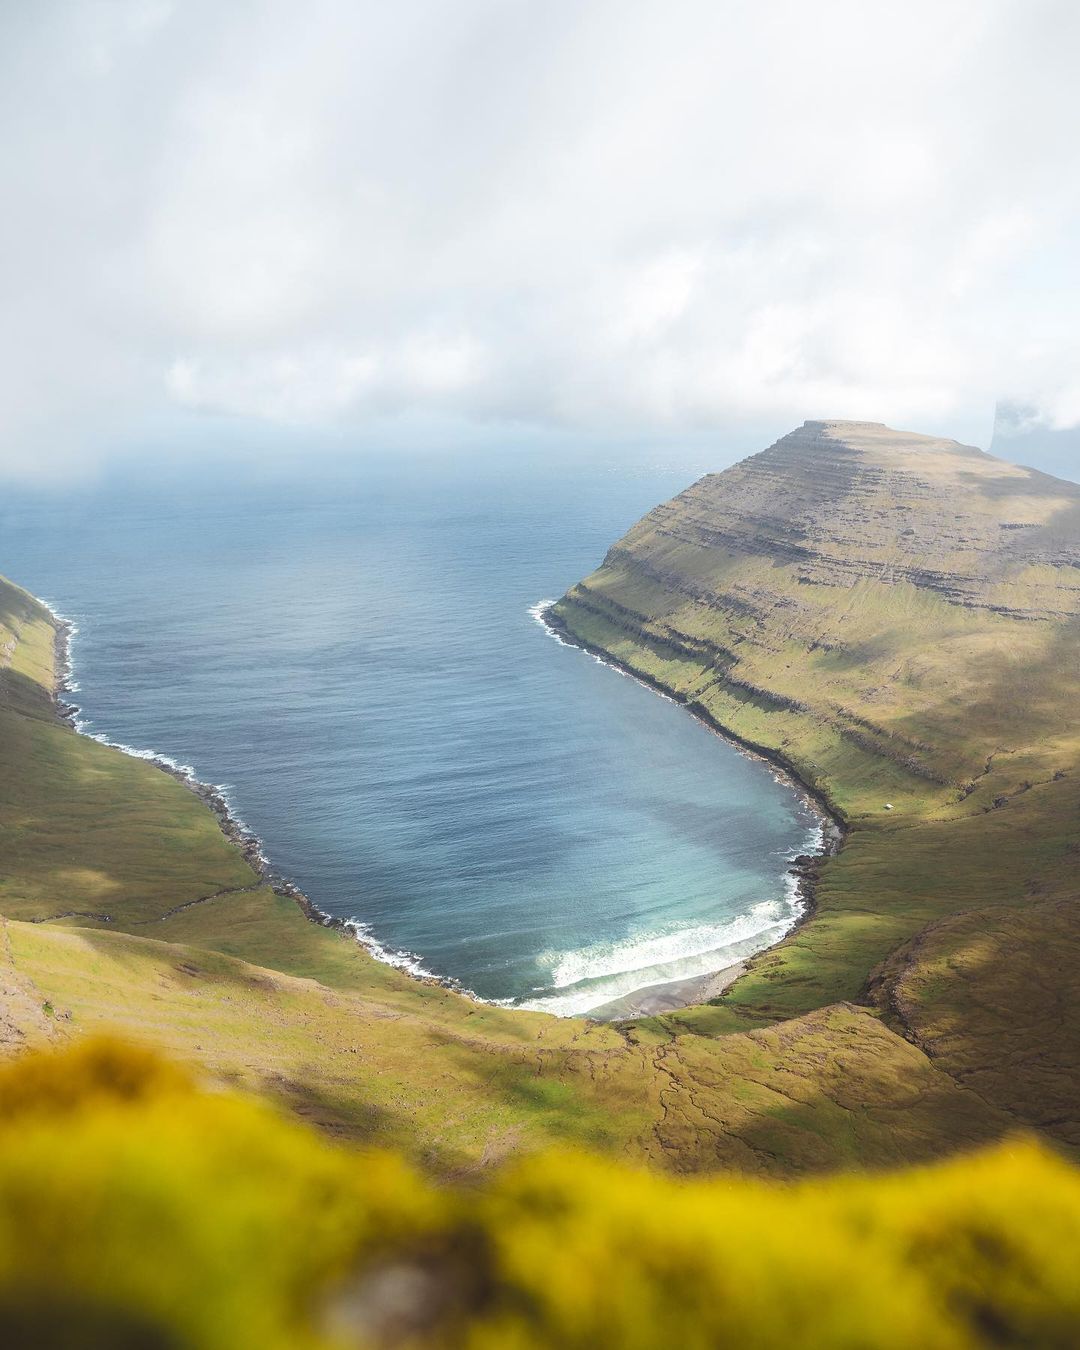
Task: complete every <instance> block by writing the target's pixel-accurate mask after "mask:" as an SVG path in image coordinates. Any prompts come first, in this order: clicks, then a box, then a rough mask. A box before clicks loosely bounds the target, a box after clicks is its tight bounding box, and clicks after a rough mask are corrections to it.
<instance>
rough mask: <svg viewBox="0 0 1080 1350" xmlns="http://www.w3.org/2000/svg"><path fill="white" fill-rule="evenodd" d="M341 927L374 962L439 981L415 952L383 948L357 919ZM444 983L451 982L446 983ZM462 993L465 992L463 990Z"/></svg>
mask: <svg viewBox="0 0 1080 1350" xmlns="http://www.w3.org/2000/svg"><path fill="white" fill-rule="evenodd" d="M326 921H327V922H333V920H332V919H330V917H329V916H327V920H326ZM343 927H344V929H345V931H346V932H347V933H351V934H352V936H353V937H354V938H355V939H356V940H357V942H359V944H360V945H361V947H363V948H364V950H365V951H366V952H367V953H368V955H369V956H373V957H374V958H375V960H376V961H381V962H382V963H383V964H384V965H387V966H393V967H394V968H395V969H396V970H404V971H405V972H406V973H407V974H409V975H414V976H416V977H417V978H418V979H426V980H435V979H441V977H440V976H438V975H436V974H435V972H434V971H432V970H428V968H427V967H426V966H425V965H424V959H423V957H421V956H418V955H417V954H416V952H409V951H404V950H395V949H394V948H393V947H386V946H384V945H383V943H381V942H380V941H379V939H378V938H377V937H376V936H375V934H374V933H373V932H372V931H371V927H370V925H369V924H366V923H361V921H360V920H359V919H346V920H345V922H344V924H343ZM446 983H451V982H450V981H446ZM455 987H456V986H455ZM462 992H467V991H464V990H463V991H462ZM473 997H475V995H473Z"/></svg>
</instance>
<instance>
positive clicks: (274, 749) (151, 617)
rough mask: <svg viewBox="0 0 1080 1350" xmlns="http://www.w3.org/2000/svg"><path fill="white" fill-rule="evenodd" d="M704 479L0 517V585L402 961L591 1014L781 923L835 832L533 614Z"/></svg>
mask: <svg viewBox="0 0 1080 1350" xmlns="http://www.w3.org/2000/svg"><path fill="white" fill-rule="evenodd" d="M709 467H711V466H710V465H709V464H707V463H700V464H697V463H692V462H685V461H682V462H672V463H664V462H661V463H654V462H648V461H645V460H643V459H639V460H634V459H633V458H632V457H631V458H630V459H624V460H622V461H620V462H606V461H603V460H600V461H598V462H595V463H588V462H585V463H583V462H582V461H581V459H580V458H577V459H575V461H574V462H573V463H572V464H553V463H551V462H550V461H547V460H541V459H540V458H538V457H537V458H530V457H528V456H515V457H509V456H503V457H497V456H469V457H465V458H462V457H450V456H444V457H442V458H431V459H419V458H417V457H416V456H408V455H402V456H397V457H390V456H387V457H378V456H370V457H368V458H367V459H365V460H364V461H363V463H362V464H361V465H359V466H356V465H354V466H353V467H352V468H351V469H349V470H348V471H347V472H346V471H342V470H340V469H337V470H333V469H331V468H328V467H327V468H324V469H322V470H316V471H312V470H311V468H310V466H309V469H308V470H307V471H306V472H305V473H304V474H303V475H301V474H299V473H294V474H291V475H290V474H287V473H282V474H278V475H276V476H264V477H260V476H258V475H254V474H252V473H251V471H250V470H248V471H245V472H244V473H241V472H240V471H239V470H234V469H230V468H229V467H228V466H227V465H219V466H218V467H217V469H216V471H215V475H214V478H213V480H212V481H207V479H206V478H205V476H204V477H203V478H202V479H201V481H200V482H199V484H198V485H197V486H194V487H193V486H191V485H190V484H179V485H178V483H177V482H176V481H165V480H162V479H161V478H154V477H153V476H152V475H150V474H143V475H136V476H132V475H130V474H129V475H128V476H126V477H125V479H124V481H123V482H117V481H104V482H100V483H98V484H95V485H92V486H83V487H65V488H63V489H54V490H51V491H38V492H31V491H28V490H21V491H15V492H11V491H9V492H8V493H7V494H6V500H5V503H4V506H3V508H2V510H0V570H2V571H3V572H4V573H5V574H7V575H9V576H11V577H13V578H14V579H16V580H18V581H19V582H20V583H21V584H23V585H25V586H26V587H27V588H28V589H30V590H32V591H34V592H35V593H36V594H38V595H41V596H43V597H44V598H46V599H47V600H49V601H50V602H51V603H52V604H53V605H54V606H55V607H56V608H57V609H58V610H59V611H60V612H61V613H63V614H65V615H68V616H70V617H72V618H73V619H75V621H76V622H77V623H78V626H79V633H78V637H77V639H76V642H75V651H74V655H75V661H76V677H77V679H78V681H79V685H80V689H79V693H78V694H77V695H76V697H77V699H78V701H79V702H80V704H81V705H82V708H83V715H84V717H85V719H86V720H87V722H88V724H89V726H90V729H91V730H93V731H95V732H98V733H102V734H105V735H107V736H109V737H111V738H113V739H115V740H117V741H120V742H123V743H125V744H128V745H131V746H134V747H139V748H153V749H155V750H158V751H160V752H163V753H165V754H167V755H169V756H172V757H173V758H175V759H176V760H178V761H180V762H182V763H186V764H190V765H192V766H193V767H194V769H195V771H196V773H197V774H198V776H199V777H201V778H203V779H205V780H208V781H212V782H215V783H220V784H223V785H226V787H227V790H228V796H229V798H230V800H231V802H232V804H233V805H234V807H235V808H236V810H237V811H238V813H239V814H240V816H241V817H242V818H243V819H244V820H245V821H246V822H247V824H248V825H249V826H250V827H251V828H252V829H254V830H255V831H256V832H257V833H258V834H259V835H260V836H261V838H262V839H263V841H264V843H265V846H266V851H267V853H268V855H269V857H270V859H271V860H272V862H273V864H274V866H275V868H276V869H277V870H278V871H279V872H281V873H283V874H284V875H286V876H288V877H290V878H291V879H292V880H293V881H295V882H296V883H297V884H298V885H299V886H300V887H301V888H302V889H303V890H304V891H305V892H306V893H307V894H308V895H310V896H311V898H312V900H314V902H315V903H316V904H317V905H318V906H319V907H320V908H322V909H323V910H326V911H328V912H330V913H332V914H335V915H338V916H340V917H343V918H355V919H357V920H358V921H360V922H361V923H362V924H363V925H364V926H365V930H366V932H367V933H368V934H369V935H370V937H371V938H372V939H373V940H374V941H375V942H377V943H378V944H379V945H380V946H381V948H382V949H384V950H385V952H386V953H387V954H389V955H392V956H393V957H394V959H396V960H399V961H401V962H402V963H403V964H405V965H410V966H412V967H413V968H422V969H424V970H428V971H431V972H433V973H436V974H439V975H443V976H448V977H451V978H453V979H455V980H457V981H459V982H460V983H461V984H462V985H464V986H465V987H467V988H470V989H472V990H474V991H475V992H476V993H478V994H480V995H481V996H483V997H486V998H494V999H507V1000H513V1001H518V1002H521V1001H524V1002H528V1003H530V1004H533V1005H535V1006H540V1007H545V1008H549V1009H550V1010H552V1011H558V1012H564V1013H572V1012H582V1011H585V1010H587V1009H588V1008H591V1007H594V1006H596V1005H598V1004H600V1003H602V1002H605V1001H606V1000H608V999H611V998H614V997H617V996H619V995H621V994H624V993H627V992H630V991H631V990H633V989H635V988H640V987H643V986H645V985H648V984H653V983H658V982H660V981H663V980H666V979H675V978H680V977H683V976H687V975H691V974H697V973H701V972H704V971H707V970H711V969H716V968H718V967H720V966H722V965H724V964H726V963H728V962H730V961H731V960H733V959H736V958H738V957H739V956H742V955H745V954H747V953H748V952H749V951H751V950H755V949H757V948H758V947H760V946H762V945H765V944H767V942H769V941H770V940H775V938H776V937H777V936H779V934H780V932H782V931H783V928H784V927H785V926H786V925H787V924H788V923H790V921H791V918H792V915H793V913H794V910H793V902H792V900H791V898H790V896H789V894H788V877H787V859H788V858H789V857H790V856H791V855H792V854H794V853H797V852H800V851H803V850H804V849H805V848H806V847H807V846H808V844H809V843H810V842H811V837H812V836H813V834H814V831H815V827H816V820H815V817H814V815H813V813H812V812H811V811H810V810H809V809H808V808H807V806H806V805H805V804H804V803H802V802H800V801H799V799H798V798H797V797H796V796H795V795H794V794H793V793H792V792H791V791H790V790H789V789H788V788H787V787H785V786H784V785H782V784H780V783H778V782H777V781H775V779H774V778H773V776H772V775H771V774H770V772H769V770H768V768H767V767H766V766H765V765H763V764H761V763H759V762H756V761H752V760H749V759H747V758H746V757H744V756H743V755H741V754H739V753H738V752H737V751H736V750H734V749H733V748H732V747H730V746H729V745H727V744H725V743H724V742H723V741H721V740H720V739H719V738H717V737H716V736H714V735H712V734H710V733H709V732H708V731H707V730H706V729H705V728H703V727H702V726H700V725H699V724H698V723H696V722H695V721H694V720H693V719H692V718H690V717H689V716H688V715H687V714H686V713H685V712H684V711H683V710H682V709H680V708H678V707H677V706H676V705H675V704H673V703H670V702H668V701H666V700H664V699H662V698H660V697H658V696H657V695H656V694H655V693H653V692H651V691H650V690H647V689H645V688H644V687H642V686H641V685H639V684H637V683H636V682H634V681H633V680H631V679H628V678H626V677H625V676H622V675H620V674H618V673H617V672H615V671H613V670H611V669H610V668H608V667H606V666H603V665H601V664H599V663H598V662H596V661H595V660H593V659H592V658H591V657H589V656H588V655H586V654H585V653H583V652H581V651H579V650H577V649H573V648H569V647H565V646H561V645H559V644H558V643H557V642H556V641H554V640H553V639H552V638H551V637H550V636H549V635H548V634H547V633H546V632H545V630H544V629H543V628H542V627H541V626H540V625H539V624H538V623H537V622H536V619H535V617H534V615H533V614H531V613H530V610H531V609H532V608H533V607H535V606H536V604H537V603H538V602H539V601H542V600H544V599H550V598H552V597H555V596H557V595H559V594H561V592H562V591H563V590H565V589H566V587H567V586H569V585H570V584H571V583H572V582H574V581H575V580H577V579H578V578H579V577H580V576H582V575H583V574H585V573H586V572H588V571H589V570H591V569H592V568H593V567H594V566H595V565H596V564H597V563H598V562H599V560H600V558H601V557H602V556H603V553H604V551H605V550H606V548H607V547H608V545H609V544H610V543H611V542H613V540H614V539H615V538H616V537H618V535H619V534H621V533H622V532H623V531H624V530H625V529H626V528H627V527H628V526H629V525H630V524H631V523H632V522H633V521H634V520H635V519H636V518H637V517H638V516H640V515H641V514H642V513H643V512H644V511H646V510H647V509H648V508H649V507H650V506H652V505H654V504H655V503H656V502H658V501H660V500H663V499H664V498H666V497H668V496H670V495H672V493H674V492H676V491H678V490H679V489H680V488H681V487H683V486H685V485H686V484H687V483H689V482H690V481H692V480H693V479H694V478H695V477H696V476H698V475H699V474H700V473H701V472H704V471H705V470H706V469H708V468H709Z"/></svg>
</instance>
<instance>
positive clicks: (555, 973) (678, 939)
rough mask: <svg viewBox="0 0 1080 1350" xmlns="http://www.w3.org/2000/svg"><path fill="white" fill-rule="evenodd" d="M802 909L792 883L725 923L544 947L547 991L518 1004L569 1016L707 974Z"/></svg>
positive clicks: (768, 939) (758, 944)
mask: <svg viewBox="0 0 1080 1350" xmlns="http://www.w3.org/2000/svg"><path fill="white" fill-rule="evenodd" d="M801 913H802V906H801V904H800V902H799V900H798V899H797V895H796V892H795V889H794V886H792V888H790V889H789V893H788V895H787V896H786V897H785V899H784V900H765V901H762V902H761V903H760V904H757V905H754V906H753V907H752V908H751V909H750V910H748V911H747V912H746V913H745V914H740V915H738V916H737V917H736V918H734V919H731V920H729V921H728V922H726V923H718V924H697V925H695V926H693V927H690V928H682V929H677V930H675V931H673V932H668V933H658V934H647V935H642V936H640V937H633V938H628V939H626V940H625V941H623V942H617V943H596V944H594V945H593V946H590V947H585V948H582V949H581V950H579V951H570V952H547V953H545V954H544V955H543V956H542V957H541V958H540V961H541V964H546V965H547V967H548V969H549V970H550V987H551V992H550V993H544V994H541V995H540V996H539V997H536V998H532V999H526V1000H524V1001H522V1002H521V1003H519V1004H518V1006H519V1007H522V1008H530V1009H533V1010H535V1011H537V1012H549V1013H555V1014H556V1015H558V1016H560V1017H573V1016H576V1015H580V1014H581V1013H587V1012H589V1011H591V1010H592V1009H594V1008H598V1007H600V1006H601V1005H602V1004H605V1003H610V1002H611V1001H612V1000H613V999H617V998H622V997H624V996H625V995H626V994H633V993H636V992H637V991H638V990H640V989H647V988H649V987H650V986H652V985H656V984H667V983H669V982H670V981H672V980H685V979H691V978H692V977H694V976H696V975H710V974H712V973H713V972H714V971H717V970H723V969H724V968H725V967H727V966H731V965H735V964H736V962H738V961H742V960H745V959H746V958H747V957H748V956H753V955H754V954H755V953H756V952H759V951H762V950H763V949H764V948H765V947H770V946H772V944H773V943H774V942H777V941H779V939H780V938H781V937H783V935H784V934H785V933H786V932H788V931H789V930H790V929H791V928H792V927H793V926H794V924H795V923H796V922H797V921H798V919H799V917H800V914H801Z"/></svg>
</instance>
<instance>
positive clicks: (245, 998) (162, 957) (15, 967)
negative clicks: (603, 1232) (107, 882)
mask: <svg viewBox="0 0 1080 1350" xmlns="http://www.w3.org/2000/svg"><path fill="white" fill-rule="evenodd" d="M0 981H2V983H3V987H4V989H5V990H6V991H7V996H6V998H5V1002H4V1006H5V1009H6V1025H7V1035H8V1039H9V1041H17V1043H19V1044H27V1043H30V1044H34V1043H40V1042H43V1041H52V1040H66V1039H68V1038H70V1037H73V1036H78V1035H81V1034H85V1033H86V1032H88V1031H90V1032H97V1031H110V1032H114V1033H121V1034H123V1035H126V1036H135V1037H137V1038H139V1039H142V1040H146V1041H149V1042H150V1043H152V1044H155V1045H158V1046H161V1047H163V1048H165V1049H167V1050H169V1051H170V1052H171V1053H173V1054H175V1055H177V1056H179V1057H181V1058H183V1059H185V1060H187V1061H188V1062H189V1063H193V1064H200V1065H203V1066H205V1067H206V1068H208V1069H209V1070H211V1071H212V1072H213V1073H214V1074H215V1075H216V1076H217V1077H218V1078H220V1079H221V1080H223V1081H225V1082H230V1083H236V1084H240V1085H243V1086H244V1087H247V1088H249V1089H253V1090H256V1091H258V1092H260V1093H262V1094H264V1095H267V1096H269V1097H271V1098H274V1099H276V1100H278V1101H280V1102H282V1103H283V1104H284V1105H286V1106H287V1107H289V1108H290V1109H291V1110H293V1111H295V1112H296V1113H297V1114H299V1115H301V1116H303V1117H305V1118H308V1119H310V1120H312V1121H314V1122H315V1123H317V1124H319V1125H320V1126H321V1127H323V1128H324V1129H326V1130H327V1131H329V1132H331V1133H335V1134H341V1135H344V1136H346V1137H349V1138H352V1139H358V1140H362V1141H365V1142H369V1143H379V1144H387V1145H393V1146H395V1147H399V1148H402V1149H404V1150H405V1151H406V1152H408V1154H409V1155H410V1156H411V1157H413V1158H415V1159H418V1160H419V1161H421V1162H422V1163H423V1164H424V1165H425V1166H426V1167H430V1168H432V1169H434V1170H436V1171H438V1172H440V1173H451V1174H466V1173H469V1172H471V1171H473V1170H475V1169H476V1168H479V1167H486V1166H489V1165H490V1164H492V1163H493V1162H495V1161H497V1160H499V1159H500V1158H502V1157H504V1156H506V1155H507V1154H509V1153H514V1152H527V1151H531V1150H533V1149H535V1148H537V1147H541V1146H543V1145H546V1144H551V1143H558V1142H572V1143H574V1144H576V1145H579V1146H588V1147H590V1148H593V1149H598V1150H603V1151H608V1152H615V1153H618V1154H619V1155H620V1156H625V1157H631V1158H635V1159H638V1160H639V1161H642V1162H649V1163H652V1164H655V1165H657V1166H661V1167H664V1168H668V1169H671V1170H675V1171H685V1172H697V1171H709V1170H713V1169H715V1168H717V1167H728V1168H738V1169H740V1170H743V1171H750V1172H757V1173H762V1174H765V1175H790V1174H798V1173H804V1172H814V1171H822V1170H828V1169H831V1168H837V1167H871V1168H873V1167H883V1166H889V1165H894V1164H896V1163H899V1162H904V1161H913V1160H920V1159H927V1158H932V1157H935V1156H937V1155H939V1154H940V1153H942V1152H947V1151H950V1150H953V1149H956V1148H963V1147H970V1146H972V1145H975V1144H978V1143H982V1142H986V1141H989V1140H992V1139H995V1138H998V1137H1000V1136H1001V1135H1002V1134H1003V1133H1006V1132H1007V1130H1008V1128H1009V1125H1010V1122H1009V1120H1008V1118H1007V1117H1006V1116H1005V1115H1004V1114H1003V1113H1002V1112H996V1111H993V1110H991V1109H989V1108H987V1107H986V1105H985V1104H984V1103H983V1102H982V1101H981V1100H980V1098H979V1097H978V1096H977V1095H976V1094H975V1093H974V1092H971V1091H969V1090H967V1089H964V1088H960V1087H957V1086H956V1084H954V1083H953V1082H952V1080H951V1079H949V1078H948V1077H947V1076H946V1075H944V1074H942V1073H939V1072H938V1071H937V1070H936V1069H935V1068H934V1067H933V1065H932V1064H931V1063H930V1061H929V1060H928V1058H927V1057H926V1055H925V1054H923V1052H922V1051H920V1050H919V1049H917V1048H916V1047H915V1046H913V1045H910V1044H908V1043H907V1042H906V1041H904V1040H903V1039H901V1038H900V1037H898V1036H897V1035H895V1033H893V1032H892V1031H890V1030H889V1029H888V1028H887V1027H885V1026H884V1025H883V1024H882V1023H881V1022H880V1021H879V1020H878V1019H876V1018H875V1017H874V1016H873V1015H872V1014H871V1013H870V1012H868V1011H867V1010H865V1009H859V1008H853V1007H850V1006H846V1005H838V1006H834V1007H832V1008H829V1009H823V1010H820V1011H817V1012H814V1013H810V1014H808V1015H807V1016H805V1017H803V1018H796V1019H793V1020H791V1021H789V1022H787V1023H784V1024H783V1025H782V1026H777V1027H769V1028H764V1029H762V1030H759V1031H755V1032H752V1033H743V1034H740V1035H733V1036H726V1037H724V1038H722V1039H720V1040H716V1041H711V1040H708V1039H707V1038H705V1037H702V1036H700V1035H681V1036H676V1035H672V1034H670V1033H668V1032H666V1031H664V1030H663V1029H662V1028H649V1027H646V1028H642V1029H640V1031H622V1032H620V1031H618V1030H616V1029H614V1028H611V1027H606V1026H595V1025H588V1024H585V1023H582V1022H580V1021H575V1020H571V1019H558V1018H553V1017H548V1016H543V1015H541V1014H528V1013H519V1012H513V1011H509V1010H507V1009H500V1008H494V1007H485V1006H483V1005H475V1004H468V1003H466V1002H465V1000H463V999H461V998H460V997H459V996H458V995H456V994H454V993H452V992H451V991H449V990H443V989H439V988H437V987H428V988H424V987H416V986H412V987H408V986H403V987H402V990H401V991H399V992H398V994H397V995H395V992H394V991H390V992H386V991H383V990H368V991H364V990H361V989H354V990H347V989H344V988H342V987H341V986H340V985H338V986H336V987H331V986H329V985H328V984H325V983H321V982H319V981H316V980H313V979H310V978H300V977H297V976H294V975H287V974H283V973H281V972H278V971H272V970H269V969H267V968H265V967H256V966H252V965H248V964H246V963H244V962H241V961H238V960H236V959H234V958H231V957H227V956H224V955H222V954H220V953H218V952H212V951H209V950H206V949H205V948H201V947H195V946H181V945H178V944H174V943H165V942H157V941H153V940H150V939H147V938H136V937H130V936H128V935H125V934H120V933H110V932H104V931H94V930H86V929H72V928H67V929H63V928H57V927H49V926H43V925H37V924H26V923H19V922H16V921H13V920H6V921H4V923H3V949H2V950H0Z"/></svg>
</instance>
